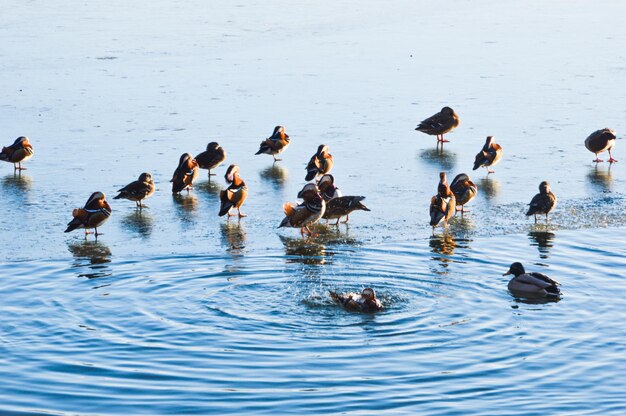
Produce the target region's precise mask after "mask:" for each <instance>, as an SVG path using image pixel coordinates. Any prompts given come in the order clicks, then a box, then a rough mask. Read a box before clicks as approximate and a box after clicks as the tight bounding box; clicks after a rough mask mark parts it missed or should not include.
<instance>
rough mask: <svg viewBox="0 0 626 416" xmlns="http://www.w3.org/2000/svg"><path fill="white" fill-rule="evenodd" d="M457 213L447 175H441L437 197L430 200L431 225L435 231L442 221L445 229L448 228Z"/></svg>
mask: <svg viewBox="0 0 626 416" xmlns="http://www.w3.org/2000/svg"><path fill="white" fill-rule="evenodd" d="M455 212H456V199H455V198H454V194H453V193H452V191H451V190H450V187H449V186H448V181H447V179H446V173H445V172H441V173H440V174H439V185H437V195H435V196H433V197H432V198H431V200H430V225H431V227H433V230H434V229H435V227H436V226H438V225H439V224H440V223H441V222H442V221H443V223H444V227H445V228H447V227H448V221H449V220H450V218H451V217H452V215H454V213H455Z"/></svg>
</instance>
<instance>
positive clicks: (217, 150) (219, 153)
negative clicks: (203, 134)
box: [195, 142, 226, 176]
mask: <svg viewBox="0 0 626 416" xmlns="http://www.w3.org/2000/svg"><path fill="white" fill-rule="evenodd" d="M195 159H196V162H198V167H199V168H200V169H207V170H208V171H209V176H211V175H215V174H214V173H211V170H212V169H215V168H217V167H218V166H219V165H221V164H222V163H224V161H225V160H226V150H224V148H223V147H222V146H220V145H219V144H218V143H217V142H211V143H209V144H208V145H207V147H206V150H205V151H204V152H202V153H200V154H198V156H196V157H195Z"/></svg>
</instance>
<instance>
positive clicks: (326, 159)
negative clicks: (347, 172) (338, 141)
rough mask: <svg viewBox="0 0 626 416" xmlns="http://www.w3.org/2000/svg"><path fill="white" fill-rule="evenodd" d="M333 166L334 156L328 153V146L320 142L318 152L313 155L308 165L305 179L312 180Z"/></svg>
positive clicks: (327, 171)
mask: <svg viewBox="0 0 626 416" xmlns="http://www.w3.org/2000/svg"><path fill="white" fill-rule="evenodd" d="M332 168H333V156H332V155H331V154H330V153H328V146H327V145H325V144H320V145H319V146H318V148H317V152H315V154H314V155H313V156H312V157H311V160H309V163H308V164H307V165H306V176H305V178H304V179H305V180H307V181H311V180H313V179H315V178H316V177H317V176H318V175H325V174H327V173H329V172H330V170H331V169H332Z"/></svg>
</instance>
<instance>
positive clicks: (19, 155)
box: [0, 136, 35, 170]
mask: <svg viewBox="0 0 626 416" xmlns="http://www.w3.org/2000/svg"><path fill="white" fill-rule="evenodd" d="M34 154H35V152H34V151H33V146H32V145H31V144H30V141H29V140H28V137H25V136H20V137H18V138H17V139H15V141H14V142H13V144H12V145H10V146H6V147H3V148H2V152H0V160H2V161H4V162H9V163H13V169H14V170H26V168H23V167H22V162H24V161H26V160H28V159H30V158H31V157H33V155H34Z"/></svg>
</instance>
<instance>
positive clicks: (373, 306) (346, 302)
mask: <svg viewBox="0 0 626 416" xmlns="http://www.w3.org/2000/svg"><path fill="white" fill-rule="evenodd" d="M328 293H329V294H330V298H331V299H332V300H333V301H334V302H336V303H338V304H339V305H341V306H343V307H344V308H345V309H347V310H349V311H351V312H365V313H371V312H378V311H381V310H382V309H383V304H382V303H381V302H380V300H378V299H377V298H376V292H374V289H372V288H370V287H367V288H365V289H363V290H362V291H361V293H360V294H359V293H352V292H351V293H345V294H342V293H337V292H333V291H329V292H328Z"/></svg>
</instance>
